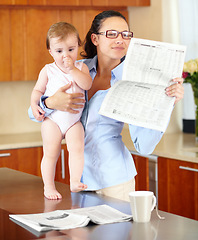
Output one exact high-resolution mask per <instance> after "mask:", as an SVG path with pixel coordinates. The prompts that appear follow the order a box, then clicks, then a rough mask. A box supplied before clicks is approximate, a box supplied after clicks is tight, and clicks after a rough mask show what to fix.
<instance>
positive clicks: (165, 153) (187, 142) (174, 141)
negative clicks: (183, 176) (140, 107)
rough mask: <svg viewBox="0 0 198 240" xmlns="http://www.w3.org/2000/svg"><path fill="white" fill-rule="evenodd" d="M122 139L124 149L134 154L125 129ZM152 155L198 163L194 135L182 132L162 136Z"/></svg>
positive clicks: (133, 148)
mask: <svg viewBox="0 0 198 240" xmlns="http://www.w3.org/2000/svg"><path fill="white" fill-rule="evenodd" d="M122 137H123V141H124V143H125V145H126V147H127V148H128V149H129V150H130V151H132V152H136V150H135V147H134V145H133V142H132V141H131V138H130V133H129V130H128V129H127V128H124V129H123V132H122ZM152 155H156V156H160V157H166V158H173V159H177V160H183V161H188V162H193V163H198V142H196V140H195V135H194V134H187V133H183V132H179V133H169V134H164V135H163V137H162V139H161V141H160V142H159V143H158V145H157V146H156V148H155V150H154V151H153V153H152Z"/></svg>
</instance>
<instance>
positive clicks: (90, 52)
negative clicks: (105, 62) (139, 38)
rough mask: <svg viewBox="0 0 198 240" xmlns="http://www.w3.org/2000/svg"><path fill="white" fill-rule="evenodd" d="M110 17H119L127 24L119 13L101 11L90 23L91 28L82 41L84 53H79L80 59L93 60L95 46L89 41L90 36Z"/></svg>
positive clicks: (95, 52)
mask: <svg viewBox="0 0 198 240" xmlns="http://www.w3.org/2000/svg"><path fill="white" fill-rule="evenodd" d="M110 17H121V18H123V19H124V20H125V21H126V22H127V20H126V18H125V17H124V16H123V15H122V14H121V13H120V12H117V11H113V10H108V11H103V12H101V13H99V14H98V15H96V16H95V18H94V20H93V22H92V25H91V28H90V29H89V32H88V33H87V35H86V38H85V41H84V51H83V52H81V53H80V55H81V56H82V57H84V58H93V57H94V56H95V55H96V54H97V50H96V46H95V45H94V44H93V43H92V41H91V34H92V33H98V32H99V30H100V28H101V25H102V23H103V22H104V20H105V19H107V18H110Z"/></svg>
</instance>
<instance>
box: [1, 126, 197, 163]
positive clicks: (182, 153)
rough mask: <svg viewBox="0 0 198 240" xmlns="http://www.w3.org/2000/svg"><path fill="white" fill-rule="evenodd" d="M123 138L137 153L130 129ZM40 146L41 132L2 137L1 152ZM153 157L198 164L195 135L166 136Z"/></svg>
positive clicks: (124, 132)
mask: <svg viewBox="0 0 198 240" xmlns="http://www.w3.org/2000/svg"><path fill="white" fill-rule="evenodd" d="M122 137H123V141H124V143H125V145H126V147H127V148H128V149H129V150H130V151H131V152H133V153H136V150H135V148H134V146H133V142H132V141H131V138H130V134H129V131H128V127H124V129H123V132H122ZM63 143H64V141H63ZM40 146H42V138H41V133H40V132H35V133H23V134H10V135H0V150H7V149H16V148H26V147H40ZM137 154H138V153H137ZM152 155H156V156H161V157H166V158H173V159H178V160H183V161H189V162H193V163H198V142H196V140H195V135H194V134H186V133H182V132H179V133H170V134H164V136H163V137H162V139H161V141H160V142H159V144H158V145H157V146H156V148H155V150H154V152H153V153H152Z"/></svg>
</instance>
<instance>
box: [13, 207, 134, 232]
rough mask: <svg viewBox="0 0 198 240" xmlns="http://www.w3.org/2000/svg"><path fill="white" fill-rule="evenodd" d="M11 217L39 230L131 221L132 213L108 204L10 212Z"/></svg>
mask: <svg viewBox="0 0 198 240" xmlns="http://www.w3.org/2000/svg"><path fill="white" fill-rule="evenodd" d="M9 217H10V219H12V220H14V222H15V223H17V221H18V222H19V223H22V224H23V225H25V226H28V227H30V228H32V229H34V230H36V231H38V232H41V231H49V230H66V229H72V228H77V227H84V226H86V225H87V224H88V223H89V222H90V221H92V222H93V223H96V224H107V223H116V222H124V221H130V220H131V219H132V216H131V215H128V214H125V213H122V212H120V211H118V210H116V209H114V208H112V207H110V206H108V205H99V206H94V207H87V208H78V209H72V210H56V211H53V212H47V213H38V214H16V215H15V214H10V215H9ZM19 225H20V224H19ZM23 225H21V226H23ZM26 229H27V228H26Z"/></svg>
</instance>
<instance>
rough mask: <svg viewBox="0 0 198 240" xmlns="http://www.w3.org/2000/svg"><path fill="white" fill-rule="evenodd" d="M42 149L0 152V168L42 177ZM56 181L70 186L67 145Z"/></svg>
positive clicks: (63, 151)
mask: <svg viewBox="0 0 198 240" xmlns="http://www.w3.org/2000/svg"><path fill="white" fill-rule="evenodd" d="M42 157H43V148H42V147H32V148H19V149H10V150H1V151H0V168H1V167H7V168H11V169H15V170H18V171H21V172H25V173H30V174H33V175H36V176H41V170H40V164H41V160H42ZM55 181H58V182H63V183H67V184H69V167H68V152H67V148H66V146H65V145H62V147H61V155H60V157H59V159H58V162H57V167H56V176H55Z"/></svg>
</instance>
